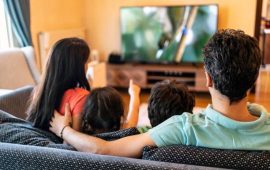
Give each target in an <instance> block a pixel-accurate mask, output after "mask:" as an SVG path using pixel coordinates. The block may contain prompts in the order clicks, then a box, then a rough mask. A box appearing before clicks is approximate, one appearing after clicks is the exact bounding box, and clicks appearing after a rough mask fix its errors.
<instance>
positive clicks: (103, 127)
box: [81, 87, 124, 134]
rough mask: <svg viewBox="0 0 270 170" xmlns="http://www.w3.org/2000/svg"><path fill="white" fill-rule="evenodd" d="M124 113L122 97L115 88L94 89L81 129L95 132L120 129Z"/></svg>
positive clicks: (86, 105)
mask: <svg viewBox="0 0 270 170" xmlns="http://www.w3.org/2000/svg"><path fill="white" fill-rule="evenodd" d="M123 114H124V107H123V101H122V98H121V96H120V94H119V93H118V92H117V91H116V90H115V89H114V88H111V87H102V88H96V89H93V90H92V91H91V93H90V94H89V96H88V97H87V100H86V103H85V106H84V109H83V112H82V127H81V131H82V132H84V133H88V134H95V133H102V132H109V131H116V130H119V129H120V124H121V117H122V116H123Z"/></svg>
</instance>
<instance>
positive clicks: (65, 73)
mask: <svg viewBox="0 0 270 170" xmlns="http://www.w3.org/2000/svg"><path fill="white" fill-rule="evenodd" d="M89 54H90V48H89V46H88V45H87V43H86V42H85V41H84V40H82V39H79V38H64V39H61V40H59V41H58V42H56V43H55V45H54V46H53V48H52V50H51V54H50V56H49V59H48V62H47V65H46V70H45V72H44V73H43V75H42V80H41V82H40V84H39V85H38V86H37V88H36V90H35V94H34V96H33V99H32V101H31V104H30V107H29V109H28V117H27V120H29V121H30V122H32V123H33V126H35V127H37V128H41V129H44V130H49V126H50V120H51V118H52V116H53V113H54V110H55V109H57V108H59V106H60V104H61V99H62V97H63V95H64V93H65V91H66V90H68V89H71V88H75V87H81V88H84V89H86V90H90V85H89V83H88V81H87V79H86V75H85V64H86V63H87V61H88V58H89Z"/></svg>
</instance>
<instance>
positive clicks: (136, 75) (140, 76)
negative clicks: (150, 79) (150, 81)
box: [107, 68, 146, 88]
mask: <svg viewBox="0 0 270 170" xmlns="http://www.w3.org/2000/svg"><path fill="white" fill-rule="evenodd" d="M130 79H132V80H133V81H134V83H136V84H138V85H139V86H140V87H142V88H144V87H145V86H146V73H145V71H143V70H138V69H132V68H130V69H116V68H110V69H108V71H107V80H108V85H110V86H115V87H128V86H129V80H130Z"/></svg>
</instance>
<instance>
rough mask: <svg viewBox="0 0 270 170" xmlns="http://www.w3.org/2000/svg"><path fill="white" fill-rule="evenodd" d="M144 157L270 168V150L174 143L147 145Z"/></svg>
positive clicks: (251, 167) (193, 163) (249, 167)
mask: <svg viewBox="0 0 270 170" xmlns="http://www.w3.org/2000/svg"><path fill="white" fill-rule="evenodd" d="M142 159H146V160H154V161H162V162H173V163H182V164H192V165H200V166H210V167H221V168H232V169H270V152H269V151H241V150H222V149H210V148H203V147H196V146H184V145H172V146H166V147H160V148H157V147H149V146H147V147H145V148H144V149H143V156H142Z"/></svg>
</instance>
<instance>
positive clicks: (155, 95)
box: [148, 80, 195, 127]
mask: <svg viewBox="0 0 270 170" xmlns="http://www.w3.org/2000/svg"><path fill="white" fill-rule="evenodd" d="M194 105H195V100H194V96H193V95H192V94H191V93H190V92H189V91H188V89H187V88H186V87H185V86H184V85H182V84H178V83H176V82H175V81H168V80H166V81H162V82H159V83H156V84H155V85H154V86H153V87H152V89H151V93H150V97H149V101H148V116H149V119H150V123H151V125H152V127H155V126H157V125H158V124H160V123H161V122H163V121H165V120H166V119H168V118H170V117H171V116H174V115H181V114H182V113H183V112H190V113H192V109H193V107H194Z"/></svg>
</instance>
